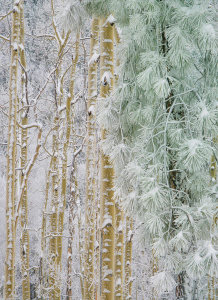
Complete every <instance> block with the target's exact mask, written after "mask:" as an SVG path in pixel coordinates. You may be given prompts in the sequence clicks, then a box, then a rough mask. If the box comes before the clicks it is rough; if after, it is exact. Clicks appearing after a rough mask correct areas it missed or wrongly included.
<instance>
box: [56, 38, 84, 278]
mask: <svg viewBox="0 0 218 300" xmlns="http://www.w3.org/2000/svg"><path fill="white" fill-rule="evenodd" d="M78 58H79V34H77V40H76V45H75V53H74V58H72V67H71V76H70V86H69V94H68V96H67V100H66V131H65V137H64V140H65V142H64V145H63V155H62V156H63V161H62V173H61V205H60V211H59V215H58V238H57V254H58V256H57V270H58V272H61V269H62V267H61V259H62V234H63V226H64V212H65V209H66V196H67V193H66V192H67V162H68V157H67V151H68V147H69V140H70V134H71V126H72V110H71V106H72V100H73V98H74V83H75V76H76V65H77V62H78Z"/></svg>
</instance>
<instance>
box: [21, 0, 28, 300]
mask: <svg viewBox="0 0 218 300" xmlns="http://www.w3.org/2000/svg"><path fill="white" fill-rule="evenodd" d="M23 6H24V1H20V43H19V48H20V49H19V56H20V64H21V93H22V95H21V97H22V98H21V106H22V108H23V107H24V106H25V105H28V99H27V78H26V76H27V75H26V58H25V51H24V7H23ZM28 112H29V108H26V109H24V110H23V109H22V110H21V124H22V127H21V170H22V171H21V180H20V184H21V187H22V185H23V184H24V192H23V195H22V199H21V230H22V235H21V249H20V252H21V262H22V288H23V300H24V299H30V276H29V232H28V229H27V225H28V198H27V181H26V182H24V169H25V168H26V167H27V147H28V145H27V143H28V137H27V133H28V129H27V128H26V126H27V124H28Z"/></svg>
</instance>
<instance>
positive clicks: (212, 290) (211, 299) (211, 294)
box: [208, 139, 218, 300]
mask: <svg viewBox="0 0 218 300" xmlns="http://www.w3.org/2000/svg"><path fill="white" fill-rule="evenodd" d="M214 142H215V143H216V142H217V140H216V139H214ZM210 176H211V183H212V184H216V182H217V164H216V157H215V155H213V156H212V158H211V167H210ZM217 219H218V217H217V214H215V215H214V217H213V224H212V234H213V235H215V234H214V233H215V232H216V231H217ZM212 242H213V244H214V245H215V244H216V241H215V238H214V236H213V238H212ZM216 280H217V278H216V277H215V276H208V300H215V299H217V298H216V297H217V296H218V289H216V286H215V281H216Z"/></svg>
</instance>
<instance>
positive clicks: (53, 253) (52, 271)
mask: <svg viewBox="0 0 218 300" xmlns="http://www.w3.org/2000/svg"><path fill="white" fill-rule="evenodd" d="M54 125H55V128H54V131H53V146H52V152H53V157H52V165H51V173H52V201H51V215H50V235H51V236H50V241H49V289H50V291H49V299H51V300H53V299H59V293H58V290H57V281H58V280H57V276H58V274H57V269H56V260H57V213H58V196H59V195H58V192H59V189H58V187H59V170H58V164H59V154H58V152H59V130H58V129H59V116H58V112H57V113H56V117H55V120H54Z"/></svg>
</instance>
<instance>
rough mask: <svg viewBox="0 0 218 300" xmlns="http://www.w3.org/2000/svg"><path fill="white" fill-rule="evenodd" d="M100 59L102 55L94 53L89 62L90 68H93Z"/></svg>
mask: <svg viewBox="0 0 218 300" xmlns="http://www.w3.org/2000/svg"><path fill="white" fill-rule="evenodd" d="M99 57H100V54H99V53H97V52H94V54H93V55H92V56H91V58H90V59H89V61H88V66H89V67H90V66H92V65H93V64H94V63H96V62H98V60H99Z"/></svg>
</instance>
